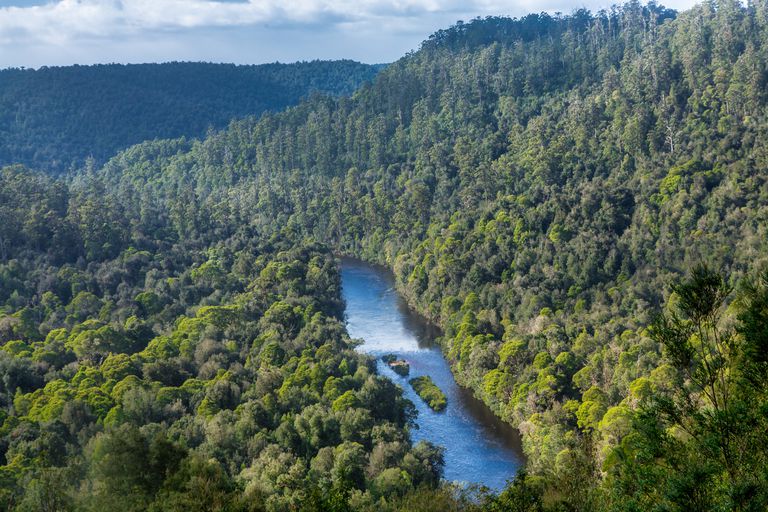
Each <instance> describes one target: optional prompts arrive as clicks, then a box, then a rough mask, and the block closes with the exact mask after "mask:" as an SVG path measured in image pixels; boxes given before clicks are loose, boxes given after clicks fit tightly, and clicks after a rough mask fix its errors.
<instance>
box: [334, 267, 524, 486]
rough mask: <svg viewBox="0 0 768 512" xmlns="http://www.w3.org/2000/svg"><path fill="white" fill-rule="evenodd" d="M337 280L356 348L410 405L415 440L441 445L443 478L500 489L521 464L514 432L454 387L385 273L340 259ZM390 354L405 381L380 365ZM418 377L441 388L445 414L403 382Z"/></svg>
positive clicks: (430, 332) (429, 333)
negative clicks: (403, 368) (404, 367)
mask: <svg viewBox="0 0 768 512" xmlns="http://www.w3.org/2000/svg"><path fill="white" fill-rule="evenodd" d="M341 275H342V285H343V294H344V300H345V301H346V320H347V330H348V331H349V334H350V336H352V337H353V338H360V339H363V340H364V343H363V344H362V345H360V347H359V350H361V351H362V352H365V353H367V354H370V355H371V356H374V357H376V359H377V362H378V363H377V364H378V368H379V372H380V373H381V374H382V375H385V376H387V377H389V378H390V379H392V380H393V381H394V382H395V383H397V384H398V385H400V386H401V387H402V388H403V391H404V394H405V396H406V397H407V398H408V399H409V400H411V401H412V402H413V403H414V404H415V405H416V408H417V410H418V418H417V420H416V423H417V425H418V429H415V430H413V431H412V433H411V436H412V438H413V439H414V441H419V440H422V439H424V440H427V441H431V442H433V443H435V444H437V445H440V446H442V447H444V448H445V472H444V477H445V479H446V480H449V481H457V482H462V483H469V484H481V485H485V486H487V487H489V488H490V489H493V490H495V491H498V490H501V489H502V488H503V487H504V485H505V484H506V482H507V480H510V479H512V478H513V477H514V476H515V473H516V472H517V470H518V469H519V468H520V467H521V466H522V464H523V456H522V451H521V449H520V438H519V436H518V433H517V431H516V430H515V429H513V428H512V427H511V426H509V425H508V424H506V423H504V422H502V421H501V420H499V419H498V418H497V417H496V416H495V415H494V414H493V413H492V412H491V411H490V409H488V407H487V406H486V405H485V404H483V403H482V402H481V401H479V400H477V399H476V398H475V397H474V396H472V394H471V392H470V391H469V390H467V389H464V388H461V387H460V386H458V385H457V384H456V382H455V381H454V379H453V374H452V373H451V370H450V367H449V365H448V363H447V361H446V360H445V358H444V357H443V354H442V352H441V350H440V348H439V347H438V346H437V345H436V344H435V343H434V339H435V336H436V334H437V333H436V332H435V331H434V329H433V328H431V327H430V326H429V325H428V324H427V323H426V322H425V321H423V320H422V319H421V318H420V317H419V316H417V315H416V314H414V313H413V312H412V311H410V310H409V308H408V307H407V305H406V304H405V302H404V301H403V300H402V298H401V297H400V296H399V295H398V293H397V291H395V289H394V281H393V277H392V275H391V274H390V273H389V272H388V271H387V270H386V269H384V268H380V267H376V266H372V265H369V264H367V263H364V262H361V261H358V260H354V259H350V258H343V259H342V274H341ZM389 353H392V354H395V355H397V357H398V358H401V359H405V360H406V361H408V363H410V367H411V371H410V375H409V376H408V377H401V376H400V375H398V374H396V373H395V372H394V371H393V370H392V369H390V368H389V366H388V365H386V364H384V363H383V362H382V361H381V356H382V355H384V354H389ZM420 375H429V376H430V377H432V380H433V381H434V382H435V384H437V385H438V387H440V389H442V390H443V392H444V393H445V395H446V397H447V399H448V406H447V407H446V409H445V410H444V411H442V412H439V413H438V412H434V411H433V410H432V409H430V408H429V407H428V406H427V404H426V403H424V401H423V400H421V398H420V397H419V396H418V395H417V394H416V393H415V392H414V391H413V389H412V388H411V386H410V385H409V384H408V379H410V378H413V377H418V376H420Z"/></svg>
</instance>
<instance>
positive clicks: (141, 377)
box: [0, 0, 768, 511]
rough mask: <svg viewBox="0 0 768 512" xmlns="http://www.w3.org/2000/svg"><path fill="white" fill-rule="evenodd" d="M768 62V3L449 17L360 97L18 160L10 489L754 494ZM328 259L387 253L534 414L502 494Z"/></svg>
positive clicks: (480, 363) (145, 501) (84, 493)
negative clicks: (478, 483)
mask: <svg viewBox="0 0 768 512" xmlns="http://www.w3.org/2000/svg"><path fill="white" fill-rule="evenodd" d="M767 85H768V3H766V2H765V1H764V0H759V1H755V2H752V3H750V4H749V5H746V6H745V5H742V4H740V3H738V2H734V1H727V0H726V1H722V2H717V3H715V2H711V1H709V2H704V3H702V4H700V5H698V6H697V7H694V8H692V9H691V10H689V11H685V12H681V13H676V12H674V11H671V10H668V9H665V8H663V7H661V6H658V5H656V4H654V3H650V4H648V5H641V4H639V3H637V2H631V3H628V4H625V5H624V6H621V7H615V8H613V9H611V10H610V11H601V12H598V13H595V14H592V13H589V12H587V11H583V10H582V11H577V12H575V13H573V14H571V15H567V16H560V15H558V16H550V15H547V14H538V15H530V16H526V17H524V18H521V19H509V18H487V19H478V20H473V21H471V22H469V23H459V24H457V25H455V26H453V27H451V28H449V29H446V30H443V31H440V32H437V33H436V34H434V35H433V36H432V37H430V38H429V39H428V40H427V41H425V42H424V43H423V44H422V46H421V48H420V49H419V50H418V51H415V52H413V53H410V54H408V55H406V56H405V57H403V58H402V59H401V60H399V61H397V62H395V63H393V64H391V65H389V66H388V67H387V68H386V69H384V70H383V71H381V72H380V73H379V74H378V75H377V77H376V78H375V79H374V80H373V81H372V82H370V83H368V84H364V85H363V86H362V87H361V88H360V89H359V90H358V91H357V92H355V93H354V94H353V95H352V96H351V97H339V98H334V97H327V96H315V97H313V98H311V99H309V100H307V101H304V102H302V103H300V104H299V105H297V106H295V107H293V108H290V109H288V110H286V111H285V112H280V113H266V114H264V115H262V116H261V117H252V118H248V119H244V120H236V121H233V122H232V123H231V124H230V125H229V126H228V127H227V128H226V129H223V130H221V131H218V132H215V133H210V134H209V135H208V136H207V137H206V138H205V139H202V140H189V139H175V140H155V141H148V142H145V143H142V144H139V145H136V146H134V147H131V148H129V149H127V150H125V151H123V152H121V153H119V154H118V155H116V156H115V157H114V158H112V159H111V160H110V161H109V162H107V163H106V164H105V165H104V166H103V167H101V168H96V167H94V166H88V167H87V168H85V169H83V170H82V171H81V172H79V173H78V174H77V175H75V176H72V177H69V178H66V179H54V178H50V177H47V176H45V175H43V174H37V173H35V172H33V171H30V170H27V169H24V168H22V167H10V168H6V169H5V170H4V171H3V172H2V175H1V177H0V180H1V181H0V183H1V184H2V186H1V187H0V195H2V201H0V276H1V277H0V285H1V287H0V304H2V306H1V307H2V310H0V311H2V313H0V342H1V343H3V347H2V351H0V357H2V359H0V361H1V362H2V366H1V367H0V368H1V369H0V374H1V375H2V381H1V382H2V385H3V387H2V389H0V391H2V403H3V413H2V414H3V416H2V417H3V418H4V421H3V425H2V431H1V433H2V439H3V444H2V450H3V451H4V453H5V459H6V465H5V466H3V467H2V468H0V478H2V479H3V480H2V481H3V485H2V487H3V496H2V497H1V498H0V499H2V500H4V503H5V505H6V506H7V507H8V508H12V507H15V508H17V509H18V510H46V509H47V510H58V509H64V510H68V509H76V510H81V509H85V510H89V509H96V508H101V507H103V506H104V505H108V506H111V507H112V508H113V509H116V510H144V509H153V508H152V507H154V509H156V510H235V509H237V508H238V507H240V508H244V509H246V510H247V509H249V507H250V509H255V510H259V509H262V508H263V509H267V510H297V509H301V507H304V508H305V509H307V510H350V509H351V510H368V509H373V508H375V509H377V510H474V509H483V510H529V511H540V510H637V511H646V510H659V511H661V510H665V511H667V510H680V511H685V510H765V508H766V507H767V506H768V469H767V468H768V448H767V447H768V396H767V395H766V393H767V392H768V388H767V387H766V386H767V385H768V373H767V372H768V356H767V354H768V266H767V265H766V264H767V263H768V247H767V246H768V222H767V221H768V184H767V183H766V178H767V177H768V175H767V174H766V168H767V166H768V149H767V148H768V111H767V110H766V107H767V106H768V97H767V95H768V87H767ZM334 253H335V254H345V255H354V256H358V257H361V258H364V259H366V260H368V261H371V262H375V263H381V264H384V265H387V266H388V267H389V268H391V269H392V270H393V272H394V274H395V277H396V279H397V283H398V287H399V289H400V291H401V293H402V294H403V295H404V296H405V297H406V298H407V300H408V301H409V303H410V304H411V305H412V306H413V307H414V308H415V309H416V310H418V311H419V312H420V313H422V314H423V315H425V316H426V317H427V318H429V319H430V320H431V321H432V322H434V323H435V324H436V325H438V326H439V327H440V328H441V330H442V333H443V336H442V338H441V344H442V347H443V349H444V352H445V354H446V357H447V358H448V359H449V361H450V362H451V364H452V368H453V370H454V374H455V376H456V378H457V380H458V381H459V382H460V383H461V384H463V385H465V386H467V387H468V388H470V389H471V390H472V391H473V392H474V394H475V395H476V396H477V397H479V398H481V399H482V400H483V401H485V402H486V403H487V404H488V405H489V406H490V407H491V408H492V409H493V410H494V411H495V412H496V414H498V415H499V416H500V417H501V418H502V419H504V420H506V421H508V422H510V423H511V424H513V425H515V426H517V427H518V428H519V430H520V432H521V434H522V437H523V445H524V449H525V453H526V456H527V461H526V468H525V471H524V472H521V473H520V474H518V475H517V476H516V477H515V479H514V480H513V481H511V482H510V485H509V487H508V488H507V489H506V490H504V491H503V492H502V493H500V494H499V495H493V494H492V493H487V492H484V491H482V490H480V491H477V492H474V491H472V490H469V491H467V490H461V489H458V488H455V487H453V486H451V485H450V484H448V483H445V482H440V481H439V479H440V468H441V452H440V449H439V447H435V446H432V445H429V444H417V445H413V444H412V443H410V438H409V430H410V428H411V425H412V415H413V410H412V405H409V404H408V402H407V401H405V400H403V399H402V396H401V395H400V391H399V390H398V389H397V388H396V387H395V386H394V385H392V384H391V383H389V381H387V380H385V379H382V378H381V377H378V376H376V375H375V365H374V364H373V362H372V361H370V360H368V359H366V358H365V357H363V356H361V355H359V354H357V353H356V352H354V351H353V350H352V348H353V347H354V344H355V342H354V340H350V339H349V338H348V337H347V335H346V333H345V330H344V327H343V323H342V311H343V306H342V304H341V302H340V293H339V277H338V267H337V263H336V262H335V259H334V258H333V254H334ZM45 507H47V508H45ZM174 507H176V508H174Z"/></svg>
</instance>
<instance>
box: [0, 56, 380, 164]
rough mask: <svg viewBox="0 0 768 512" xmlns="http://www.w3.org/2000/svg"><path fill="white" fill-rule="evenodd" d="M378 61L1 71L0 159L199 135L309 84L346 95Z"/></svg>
mask: <svg viewBox="0 0 768 512" xmlns="http://www.w3.org/2000/svg"><path fill="white" fill-rule="evenodd" d="M379 69H381V66H370V65H365V64H360V63H357V62H352V61H335V62H331V61H328V62H324V61H314V62H300V63H296V64H264V65H258V66H235V65H229V64H208V63H188V62H173V63H166V64H139V65H118V64H111V65H95V66H70V67H51V68H41V69H38V70H33V69H6V70H2V71H0V141H2V142H0V165H2V164H5V165H7V164H15V163H23V164H26V165H29V166H32V167H37V168H40V169H46V170H51V171H66V170H67V169H69V167H70V166H71V165H76V166H81V165H82V164H83V162H84V161H85V159H86V158H87V157H89V156H92V157H93V158H95V159H96V161H97V163H99V164H100V163H103V162H104V161H105V160H106V159H107V158H109V157H110V156H112V155H114V154H115V153H116V152H117V151H118V150H120V149H123V148H126V147H128V146H130V145H132V144H136V143H138V142H142V141H144V140H151V139H155V138H161V139H163V138H175V137H180V136H186V137H201V136H204V135H205V133H206V130H208V128H210V127H213V128H221V127H223V126H225V125H226V124H227V123H228V122H229V121H230V120H231V119H233V118H237V117H244V116H247V115H258V114H261V113H262V112H264V111H268V110H281V109H283V108H285V107H287V106H290V105H294V104H296V103H298V102H299V100H301V99H302V98H305V97H307V96H310V95H311V94H313V93H322V94H331V95H347V94H351V93H352V92H353V91H354V90H355V89H357V88H358V87H359V86H360V84H362V83H363V82H365V81H367V80H370V79H371V78H373V77H374V76H375V75H376V73H377V72H378V71H379Z"/></svg>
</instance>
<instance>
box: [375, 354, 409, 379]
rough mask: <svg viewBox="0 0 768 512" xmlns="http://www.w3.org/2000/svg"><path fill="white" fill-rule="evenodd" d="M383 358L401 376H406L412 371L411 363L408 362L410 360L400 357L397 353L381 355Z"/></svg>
mask: <svg viewBox="0 0 768 512" xmlns="http://www.w3.org/2000/svg"><path fill="white" fill-rule="evenodd" d="M381 360H382V361H384V362H385V363H386V364H387V366H389V367H390V368H392V371H394V372H395V373H396V374H398V375H400V376H401V377H406V376H408V374H409V373H410V372H411V365H410V364H408V361H405V360H404V359H398V358H397V356H396V355H395V354H384V355H383V356H381Z"/></svg>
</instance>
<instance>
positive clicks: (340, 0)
mask: <svg viewBox="0 0 768 512" xmlns="http://www.w3.org/2000/svg"><path fill="white" fill-rule="evenodd" d="M674 1H675V2H680V3H682V4H686V3H692V0H674ZM601 3H608V2H600V0H578V1H577V2H574V1H573V0H545V2H541V1H538V2H537V1H535V0H463V1H462V0H49V1H46V0H8V1H1V0H0V51H1V52H2V53H0V67H6V66H9V65H14V66H18V65H26V66H37V65H41V64H61V63H73V62H80V63H89V62H98V61H100V60H104V59H105V58H106V60H111V61H120V62H127V61H148V60H173V59H190V58H191V59H193V60H198V59H210V60H225V61H234V62H249V61H257V62H263V61H264V60H273V59H274V58H275V56H277V57H278V58H281V57H280V56H283V57H282V58H283V59H285V57H284V55H289V57H288V59H289V60H297V59H302V58H328V57H336V58H341V57H352V58H360V57H359V54H360V53H362V54H363V55H370V56H371V57H372V58H369V59H363V60H366V61H369V62H373V61H379V60H382V57H385V59H384V60H392V59H394V58H396V57H397V56H399V55H400V53H402V52H403V51H404V50H407V49H411V48H414V47H415V46H416V45H417V44H418V42H419V41H420V40H422V39H424V38H426V37H427V36H428V35H429V34H430V33H431V32H432V31H433V30H435V29H437V28H443V27H446V26H448V25H450V24H451V23H453V22H455V21H456V20H458V19H468V18H471V17H474V16H477V15H487V14H510V15H520V14H523V13H526V12H531V11H542V10H547V11H563V12H568V11H570V10H572V9H574V8H576V7H581V6H584V5H586V6H588V7H595V5H600V4H601ZM301 44H304V45H307V46H306V47H305V48H304V49H302V48H301V47H300V46H298V45H301ZM243 45H245V47H243ZM280 46H282V47H280ZM366 46H367V47H368V53H364V52H365V47H366ZM216 48H219V49H220V52H223V53H216V52H215V51H214V50H215V49H216ZM246 48H249V49H250V56H246V55H245V54H244V53H243V51H244V50H245V49H246ZM291 48H293V49H294V50H295V51H294V52H291V51H287V52H286V50H290V49H291ZM345 48H347V51H348V54H344V49H345ZM238 49H240V52H238ZM255 49H258V50H259V51H258V52H257V53H258V56H254V55H253V53H254V50H255ZM339 51H341V54H338V52H339ZM105 54H106V55H105ZM109 55H111V56H112V57H111V58H109ZM290 55H295V57H293V58H292V59H291V57H290ZM227 57H229V58H227ZM249 58H250V60H249ZM254 58H255V59H256V60H254Z"/></svg>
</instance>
